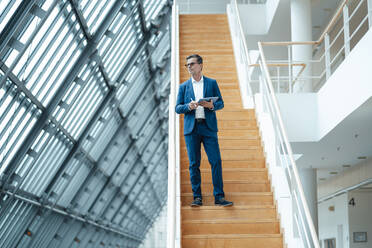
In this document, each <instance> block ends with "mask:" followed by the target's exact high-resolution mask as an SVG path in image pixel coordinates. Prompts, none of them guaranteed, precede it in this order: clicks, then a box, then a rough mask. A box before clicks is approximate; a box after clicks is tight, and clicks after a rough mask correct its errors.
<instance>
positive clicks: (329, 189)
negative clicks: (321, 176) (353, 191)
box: [318, 158, 372, 238]
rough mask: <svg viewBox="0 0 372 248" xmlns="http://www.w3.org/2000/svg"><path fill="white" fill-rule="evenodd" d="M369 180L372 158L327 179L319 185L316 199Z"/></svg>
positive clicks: (371, 170) (371, 176)
mask: <svg viewBox="0 0 372 248" xmlns="http://www.w3.org/2000/svg"><path fill="white" fill-rule="evenodd" d="M370 178H372V158H371V159H368V160H366V161H364V162H361V163H359V164H357V165H355V166H353V167H351V168H349V169H347V170H345V171H343V172H342V173H340V174H339V175H336V176H333V177H331V178H329V179H328V180H327V181H325V182H322V183H319V184H318V198H322V197H325V196H328V195H331V194H332V193H335V192H337V191H339V190H342V189H345V188H348V187H352V186H354V185H357V184H358V183H360V182H363V181H365V180H367V179H370ZM371 207H372V205H371ZM371 215H372V214H371ZM371 235H372V234H371ZM371 238H372V236H371Z"/></svg>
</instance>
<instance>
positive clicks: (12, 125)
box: [0, 81, 41, 175]
mask: <svg viewBox="0 0 372 248" xmlns="http://www.w3.org/2000/svg"><path fill="white" fill-rule="evenodd" d="M40 115H41V110H39V109H38V108H37V107H36V106H35V105H34V104H32V103H31V101H30V100H29V99H27V98H26V97H25V95H24V94H23V93H20V92H19V91H17V87H16V86H15V85H14V84H13V83H12V82H10V81H7V82H6V83H5V84H4V85H3V87H2V88H1V89H0V175H1V174H2V172H3V171H4V170H5V168H6V166H7V165H8V164H9V162H10V160H11V159H12V158H13V157H14V155H15V154H16V151H17V149H18V148H19V147H20V146H21V144H22V142H23V140H24V139H25V138H26V136H27V135H28V134H29V133H30V131H31V128H32V127H33V125H34V124H35V122H36V120H37V119H38V117H39V116H40Z"/></svg>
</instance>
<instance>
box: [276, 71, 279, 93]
mask: <svg viewBox="0 0 372 248" xmlns="http://www.w3.org/2000/svg"><path fill="white" fill-rule="evenodd" d="M276 76H277V80H278V82H277V86H276V87H277V90H278V93H280V67H279V66H278V67H276Z"/></svg>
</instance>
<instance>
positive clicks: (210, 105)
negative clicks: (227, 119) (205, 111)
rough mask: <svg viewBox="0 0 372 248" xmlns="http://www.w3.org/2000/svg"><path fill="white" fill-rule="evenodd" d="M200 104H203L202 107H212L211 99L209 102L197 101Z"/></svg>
mask: <svg viewBox="0 0 372 248" xmlns="http://www.w3.org/2000/svg"><path fill="white" fill-rule="evenodd" d="M199 105H200V106H203V107H204V108H209V109H213V107H214V106H213V101H212V100H211V101H210V102H206V101H202V102H200V103H199Z"/></svg>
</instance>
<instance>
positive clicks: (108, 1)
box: [79, 0, 115, 34]
mask: <svg viewBox="0 0 372 248" xmlns="http://www.w3.org/2000/svg"><path fill="white" fill-rule="evenodd" d="M114 3H115V1H114V0H89V1H88V0H81V1H80V2H79V8H80V10H81V11H82V13H83V16H84V18H85V20H86V22H87V25H88V28H89V31H90V33H91V34H93V33H95V31H96V30H97V28H98V27H99V25H100V24H101V22H102V20H103V19H104V18H105V16H106V15H107V14H108V13H109V11H110V9H111V7H112V5H113V4H114Z"/></svg>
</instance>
